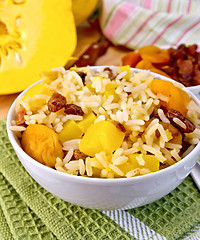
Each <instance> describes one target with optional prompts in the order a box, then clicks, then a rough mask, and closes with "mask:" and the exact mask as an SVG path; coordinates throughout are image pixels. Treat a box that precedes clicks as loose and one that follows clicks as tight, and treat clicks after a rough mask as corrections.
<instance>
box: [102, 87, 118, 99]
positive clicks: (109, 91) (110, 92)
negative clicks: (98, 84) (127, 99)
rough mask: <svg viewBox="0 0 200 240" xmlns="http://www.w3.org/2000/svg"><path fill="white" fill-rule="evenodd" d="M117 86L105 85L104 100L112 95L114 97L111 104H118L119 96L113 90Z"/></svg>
mask: <svg viewBox="0 0 200 240" xmlns="http://www.w3.org/2000/svg"><path fill="white" fill-rule="evenodd" d="M118 86H119V85H118V84H117V83H107V84H106V87H105V96H106V98H108V97H109V96H110V95H113V96H114V99H113V102H118V101H119V96H118V94H117V93H116V92H115V89H116V88H117V87H118Z"/></svg>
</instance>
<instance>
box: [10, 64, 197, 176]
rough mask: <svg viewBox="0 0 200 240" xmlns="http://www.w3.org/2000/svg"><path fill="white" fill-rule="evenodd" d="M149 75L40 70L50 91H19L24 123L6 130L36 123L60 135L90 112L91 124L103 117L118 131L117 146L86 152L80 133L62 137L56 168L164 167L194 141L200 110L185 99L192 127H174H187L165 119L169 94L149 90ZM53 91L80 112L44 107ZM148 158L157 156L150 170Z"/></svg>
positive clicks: (98, 172) (118, 172)
mask: <svg viewBox="0 0 200 240" xmlns="http://www.w3.org/2000/svg"><path fill="white" fill-rule="evenodd" d="M153 79H154V77H153V76H152V75H151V74H150V73H149V71H146V70H144V71H139V72H132V71H130V68H128V67H114V66H109V67H98V68H97V69H93V68H91V67H84V68H75V67H74V68H71V69H70V70H65V69H64V68H62V67H60V68H55V69H53V70H52V71H51V72H46V73H44V74H43V80H44V81H43V84H44V86H45V88H46V89H48V91H49V92H50V93H51V94H44V93H42V94H40V93H38V94H34V95H33V96H28V95H27V96H26V95H25V97H22V98H21V99H19V100H18V102H17V106H16V114H17V113H18V112H19V111H21V109H25V114H24V116H23V117H24V123H23V124H17V120H14V121H13V122H12V126H11V127H10V129H11V130H13V131H15V132H16V134H17V136H19V137H21V134H22V135H23V132H24V131H25V130H26V128H27V126H29V125H32V124H41V125H45V126H47V127H48V128H50V129H53V130H54V131H55V132H56V133H57V134H58V135H59V136H62V131H63V128H64V126H65V124H66V123H74V122H75V123H76V124H78V125H77V126H81V125H80V124H81V121H83V120H84V119H85V118H86V116H88V115H90V113H92V114H93V117H94V119H93V123H92V124H94V125H95V124H97V123H99V122H101V121H108V122H111V123H113V125H114V126H115V127H116V128H117V129H119V130H120V131H122V132H123V133H124V135H125V137H124V138H123V141H122V143H121V145H120V146H119V147H118V148H117V149H115V150H114V151H113V152H112V153H111V154H108V153H107V152H105V151H101V152H96V153H95V154H94V156H90V155H88V154H85V153H83V152H81V151H80V149H79V146H80V142H81V140H82V138H83V136H84V134H85V132H83V133H82V135H81V137H79V138H75V139H70V138H69V139H68V140H66V141H63V139H62V141H61V142H62V148H63V152H64V157H63V158H61V157H57V158H56V159H55V166H54V168H55V169H56V170H57V171H61V172H64V173H68V174H73V175H81V176H88V177H100V178H119V177H127V178H129V177H134V176H139V175H145V174H148V173H151V172H154V171H157V170H160V169H163V168H166V167H169V166H171V165H173V164H175V163H176V162H178V161H180V160H181V158H182V156H185V155H186V154H188V153H189V152H190V151H191V150H192V149H193V148H194V147H195V145H196V144H197V143H198V142H199V139H200V109H199V106H198V105H197V104H196V103H195V102H194V101H193V100H190V101H189V103H188V104H187V108H188V111H187V116H186V118H187V119H188V120H190V121H191V122H192V123H193V124H194V125H195V126H196V127H195V130H194V131H192V132H187V133H184V131H183V132H182V131H180V129H179V130H178V129H177V127H176V126H177V125H180V127H181V128H182V129H184V128H187V126H186V125H185V122H184V121H182V120H181V119H180V118H177V117H176V116H175V117H174V123H175V125H176V126H175V127H174V126H173V125H172V124H170V122H171V121H170V119H169V117H168V116H167V115H166V111H165V108H163V107H162V106H163V105H162V103H163V102H164V103H165V102H168V100H169V99H168V97H167V96H165V95H163V94H155V93H154V92H153V91H152V90H151V87H150V86H151V82H152V80H153ZM177 87H182V86H180V84H179V85H178V86H177ZM48 91H47V92H48ZM55 92H56V93H58V94H60V95H61V96H63V97H64V98H65V99H66V102H67V104H68V105H73V106H74V105H75V106H76V107H79V108H80V109H81V111H82V112H83V114H80V115H79V114H74V113H72V114H71V113H70V112H67V113H66V111H65V110H66V109H65V108H61V109H59V110H58V111H50V110H49V107H48V103H49V100H50V99H51V96H52V94H53V93H55ZM36 102H37V104H35V103H36ZM38 106H39V107H38ZM73 106H72V107H73ZM168 126H170V128H169V127H168ZM86 131H87V129H86ZM174 131H175V132H174ZM94 134H95V133H94ZM173 134H174V135H173ZM180 135H181V136H180ZM175 136H176V137H175ZM178 137H179V139H180V138H181V139H182V140H181V142H180V141H178V140H177V139H178ZM176 140H177V141H176ZM185 145H186V146H185ZM151 159H152V161H154V160H155V162H156V161H158V163H159V164H158V168H159V169H157V170H152V169H154V168H151V166H152V163H151ZM36 160H37V159H36Z"/></svg>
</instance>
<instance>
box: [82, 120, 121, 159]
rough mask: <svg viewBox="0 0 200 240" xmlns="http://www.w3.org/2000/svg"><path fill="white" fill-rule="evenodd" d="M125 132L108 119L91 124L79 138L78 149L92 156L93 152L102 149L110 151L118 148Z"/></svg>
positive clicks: (108, 152)
mask: <svg viewBox="0 0 200 240" xmlns="http://www.w3.org/2000/svg"><path fill="white" fill-rule="evenodd" d="M124 137H125V134H124V133H123V132H122V131H120V130H119V129H118V128H116V127H115V125H114V124H113V123H111V122H108V121H100V122H97V123H95V124H92V125H91V126H90V127H89V128H88V129H87V131H86V133H85V135H84V136H83V138H82V139H81V142H80V144H79V149H80V151H81V152H83V153H85V154H87V155H89V156H94V155H95V153H99V152H102V151H104V152H105V153H107V154H110V153H112V152H113V151H115V150H116V149H117V148H119V147H120V146H121V144H122V142H123V139H124Z"/></svg>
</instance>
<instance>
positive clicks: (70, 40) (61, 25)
mask: <svg viewBox="0 0 200 240" xmlns="http://www.w3.org/2000/svg"><path fill="white" fill-rule="evenodd" d="M76 41H77V39H76V26H75V22H74V17H73V13H72V3H71V0H59V3H58V1H50V0H3V1H0V86H1V87H0V94H10V93H15V92H19V91H22V90H24V89H25V88H26V87H28V86H29V85H30V84H32V83H33V82H35V81H37V80H38V79H39V78H40V73H41V72H42V71H46V70H47V71H48V70H51V69H52V68H54V67H59V66H63V65H64V64H66V62H67V61H68V60H69V58H70V56H71V55H72V53H73V51H74V49H75V47H76Z"/></svg>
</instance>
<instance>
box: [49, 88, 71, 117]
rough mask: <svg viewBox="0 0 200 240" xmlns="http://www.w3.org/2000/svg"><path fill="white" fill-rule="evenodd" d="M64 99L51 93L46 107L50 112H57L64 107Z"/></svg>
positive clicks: (57, 94)
mask: <svg viewBox="0 0 200 240" xmlns="http://www.w3.org/2000/svg"><path fill="white" fill-rule="evenodd" d="M66 102H67V101H66V98H65V97H64V96H62V95H61V94H60V93H57V92H55V93H53V94H52V96H51V98H50V99H49V101H48V103H47V105H48V109H49V111H50V112H57V111H59V110H60V109H62V108H64V106H65V105H66Z"/></svg>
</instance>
